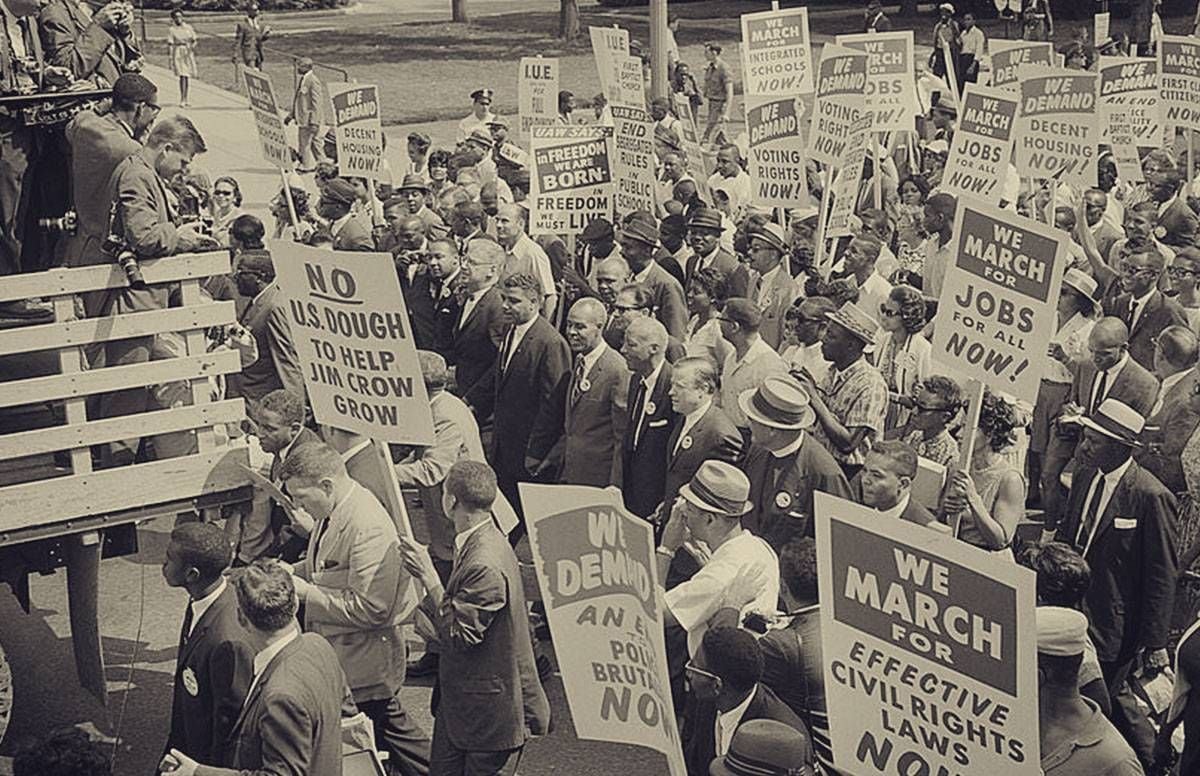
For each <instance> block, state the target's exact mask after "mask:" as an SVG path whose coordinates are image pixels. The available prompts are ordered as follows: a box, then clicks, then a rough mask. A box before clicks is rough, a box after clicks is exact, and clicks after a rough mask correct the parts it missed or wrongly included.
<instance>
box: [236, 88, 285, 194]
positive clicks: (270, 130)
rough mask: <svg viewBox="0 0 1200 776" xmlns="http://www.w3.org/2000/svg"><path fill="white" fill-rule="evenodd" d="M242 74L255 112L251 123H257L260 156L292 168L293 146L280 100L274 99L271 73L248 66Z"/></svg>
mask: <svg viewBox="0 0 1200 776" xmlns="http://www.w3.org/2000/svg"><path fill="white" fill-rule="evenodd" d="M242 77H243V80H244V81H245V82H246V94H247V95H248V96H249V98H250V110H251V111H253V112H254V123H255V125H256V126H257V127H258V141H259V143H260V144H261V145H262V152H263V156H264V157H265V158H266V160H267V161H268V162H270V163H271V164H273V165H275V166H276V167H278V168H279V169H281V170H290V169H292V147H291V145H290V144H289V143H288V141H287V136H286V135H285V134H284V131H283V119H281V118H279V103H278V102H277V101H276V100H275V88H274V87H273V86H272V85H271V77H270V76H269V75H267V74H266V73H260V72H255V71H253V70H251V69H250V68H244V69H243V70H242Z"/></svg>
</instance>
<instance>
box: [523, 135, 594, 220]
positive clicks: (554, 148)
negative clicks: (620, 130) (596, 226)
mask: <svg viewBox="0 0 1200 776" xmlns="http://www.w3.org/2000/svg"><path fill="white" fill-rule="evenodd" d="M612 132H613V130H612V128H611V127H599V126H579V127H557V126H556V127H533V132H532V139H531V151H532V155H533V166H532V168H531V169H530V173H531V174H530V183H529V185H530V190H529V202H530V213H529V219H530V220H529V233H530V234H534V235H537V234H567V235H577V234H579V232H581V231H582V230H583V227H585V226H587V225H588V224H589V223H590V222H591V221H592V220H593V219H595V218H607V219H609V220H611V219H612V217H613V200H614V197H615V191H614V189H615V181H614V179H613V173H612V159H611V149H610V145H609V140H610V138H611V137H612Z"/></svg>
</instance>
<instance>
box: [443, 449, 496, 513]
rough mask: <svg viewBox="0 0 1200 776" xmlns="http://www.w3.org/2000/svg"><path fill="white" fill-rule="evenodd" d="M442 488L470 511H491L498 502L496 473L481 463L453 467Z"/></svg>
mask: <svg viewBox="0 0 1200 776" xmlns="http://www.w3.org/2000/svg"><path fill="white" fill-rule="evenodd" d="M442 487H443V488H445V490H446V492H447V493H449V494H450V495H451V496H453V497H454V498H455V500H457V501H459V502H461V503H462V504H463V506H465V507H467V508H468V509H489V508H491V506H492V504H493V503H494V502H495V501H496V473H495V472H494V471H492V467H490V466H488V465H487V464H486V463H482V462H480V461H459V462H458V463H456V464H454V465H453V466H451V467H450V471H448V472H447V473H446V480H445V482H443V484H442Z"/></svg>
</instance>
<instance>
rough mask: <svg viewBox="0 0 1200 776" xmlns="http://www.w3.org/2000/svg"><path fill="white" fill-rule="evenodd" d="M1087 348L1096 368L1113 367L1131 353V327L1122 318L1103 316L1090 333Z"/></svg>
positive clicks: (1105, 369)
mask: <svg viewBox="0 0 1200 776" xmlns="http://www.w3.org/2000/svg"><path fill="white" fill-rule="evenodd" d="M1087 348H1088V351H1089V352H1090V353H1091V358H1092V364H1093V365H1094V366H1095V367H1096V369H1098V370H1100V371H1102V372H1103V371H1107V370H1109V369H1112V368H1113V367H1115V366H1116V365H1117V364H1119V363H1121V359H1123V358H1125V357H1126V355H1128V353H1129V327H1128V326H1126V325H1125V321H1123V320H1121V319H1120V318H1116V317H1113V316H1108V317H1105V318H1101V319H1100V320H1098V321H1096V325H1095V326H1093V327H1092V331H1091V333H1090V334H1088V342H1087Z"/></svg>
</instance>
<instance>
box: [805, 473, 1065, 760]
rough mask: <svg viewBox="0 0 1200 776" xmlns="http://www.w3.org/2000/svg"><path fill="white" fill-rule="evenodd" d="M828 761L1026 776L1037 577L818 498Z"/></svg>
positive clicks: (1033, 711) (943, 538) (1034, 725)
mask: <svg viewBox="0 0 1200 776" xmlns="http://www.w3.org/2000/svg"><path fill="white" fill-rule="evenodd" d="M815 499H816V501H815V505H816V520H817V522H816V528H817V566H818V574H819V579H820V582H819V584H820V589H821V653H822V662H823V663H824V666H825V698H826V705H827V707H828V711H829V731H830V738H831V740H832V744H833V763H834V766H835V767H836V768H837V769H838V771H839V772H842V773H847V774H851V776H877V775H878V774H889V775H893V774H894V775H896V776H913V775H915V774H921V775H922V776H925V775H927V774H928V775H930V776H932V775H933V774H938V775H939V776H960V775H961V776H978V774H997V775H999V774H1004V776H1035V774H1037V775H1040V774H1041V772H1042V769H1041V762H1040V759H1041V758H1040V756H1039V751H1038V750H1039V743H1040V742H1039V739H1038V704H1037V646H1036V645H1037V638H1036V625H1035V622H1034V606H1035V595H1034V585H1035V577H1034V574H1033V572H1032V571H1030V570H1029V569H1026V568H1023V567H1021V566H1018V565H1017V564H1015V563H1013V562H1012V559H1011V558H1009V559H1007V560H1005V559H1004V558H1003V557H1000V556H997V555H994V554H991V553H987V552H984V551H983V550H980V549H978V548H976V547H972V546H971V545H969V544H966V543H964V542H961V541H958V540H956V539H955V538H954V537H952V536H949V535H944V534H941V533H938V532H936V531H931V530H929V529H925V528H918V527H915V526H913V524H912V523H905V522H903V521H899V520H880V519H879V513H878V512H876V511H875V510H873V509H870V508H868V507H864V506H861V505H859V504H855V503H853V502H850V501H844V500H842V499H839V498H836V497H834V496H830V495H829V494H827V493H820V492H818V493H816V495H815Z"/></svg>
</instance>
